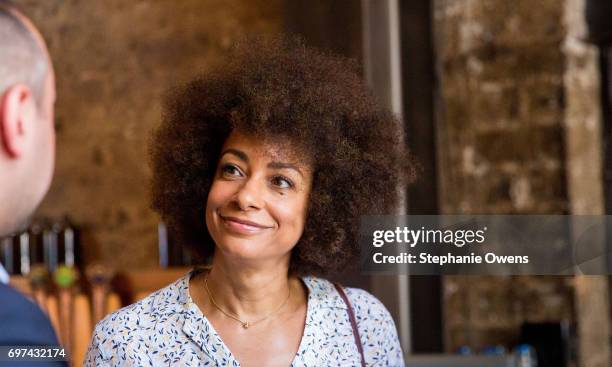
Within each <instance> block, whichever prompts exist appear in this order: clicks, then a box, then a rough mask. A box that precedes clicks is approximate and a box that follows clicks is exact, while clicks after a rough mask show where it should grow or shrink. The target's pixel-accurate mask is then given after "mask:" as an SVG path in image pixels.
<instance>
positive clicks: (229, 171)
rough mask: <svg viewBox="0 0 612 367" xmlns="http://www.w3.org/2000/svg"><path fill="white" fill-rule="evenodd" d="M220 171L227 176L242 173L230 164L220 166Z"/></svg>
mask: <svg viewBox="0 0 612 367" xmlns="http://www.w3.org/2000/svg"><path fill="white" fill-rule="evenodd" d="M221 172H222V173H223V174H224V175H227V176H241V175H242V174H241V173H240V170H239V169H238V167H236V166H234V165H231V164H226V165H224V166H222V167H221Z"/></svg>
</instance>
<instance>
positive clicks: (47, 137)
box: [0, 0, 66, 366]
mask: <svg viewBox="0 0 612 367" xmlns="http://www.w3.org/2000/svg"><path fill="white" fill-rule="evenodd" d="M54 103H55V77H54V74H53V66H52V65H51V60H50V58H49V54H48V51H47V48H46V46H45V42H44V40H43V38H42V37H41V35H40V33H39V32H38V31H37V30H36V28H35V27H34V26H33V25H32V23H31V22H30V21H29V20H28V19H27V18H26V17H25V16H24V15H23V14H21V13H20V12H19V11H18V10H16V9H15V7H13V6H11V5H10V4H9V3H7V2H5V1H3V0H0V237H2V236H3V235H7V234H9V233H11V232H13V231H18V230H20V229H21V228H22V226H23V225H24V223H25V222H26V221H27V219H28V217H29V216H30V215H31V214H32V212H33V211H34V210H35V209H36V207H37V206H38V204H39V203H40V201H41V200H42V198H43V197H44V195H45V193H46V192H47V190H48V188H49V185H50V183H51V177H52V176H53V165H54V160H55V131H54V126H53V117H54V110H53V106H54ZM7 283H8V275H7V274H6V272H5V271H4V269H3V268H2V266H1V265H0V347H3V346H26V345H31V346H34V345H38V346H49V347H56V346H57V345H58V342H57V338H56V336H55V333H54V331H53V328H52V327H51V324H50V322H49V320H48V318H47V317H46V316H45V315H44V314H43V312H42V311H41V310H40V309H39V308H38V307H37V306H36V305H35V304H34V303H32V302H30V301H29V300H28V299H26V298H25V297H23V296H22V295H21V294H20V293H18V292H17V291H16V290H14V289H13V288H11V287H10V286H8V285H7ZM6 355H7V353H6V351H3V352H2V353H0V365H9V364H10V365H19V366H26V365H30V363H27V362H17V361H13V362H8V361H7V360H6V359H5V357H6ZM3 360H4V362H2V361H3ZM31 365H35V366H42V365H55V366H65V365H66V364H65V363H64V362H55V363H51V362H47V363H46V364H45V363H40V362H32V363H31Z"/></svg>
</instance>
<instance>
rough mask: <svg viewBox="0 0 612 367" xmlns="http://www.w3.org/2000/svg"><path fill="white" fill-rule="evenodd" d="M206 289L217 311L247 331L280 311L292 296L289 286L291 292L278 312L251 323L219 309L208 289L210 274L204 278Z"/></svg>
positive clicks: (275, 311)
mask: <svg viewBox="0 0 612 367" xmlns="http://www.w3.org/2000/svg"><path fill="white" fill-rule="evenodd" d="M204 287H205V288H206V293H208V298H210V302H211V303H212V304H213V306H215V307H216V308H217V310H219V311H221V313H222V314H224V315H225V316H227V317H229V318H231V319H234V320H236V321H238V322H239V323H241V324H242V327H243V328H245V329H248V328H249V326H252V325H253V324H256V323H258V322H260V321H263V320H265V319H267V318H268V317H270V316H272V315H274V314H275V313H277V312H278V311H280V310H281V309H282V308H283V307H284V306H285V305H286V304H287V301H289V296H291V286H289V291H288V292H287V298H285V301H283V303H282V304H281V305H280V306H279V307H278V308H277V309H276V310H274V311H273V312H271V313H269V314H267V315H266V316H265V317H262V318H261V319H259V320H255V321H253V322H249V321H243V320H241V319H240V318H239V317H238V316H236V315H232V314H231V313H229V312H226V311H225V310H223V309H222V308H221V307H219V305H218V304H217V302H215V299H214V298H213V296H212V293H211V292H210V289H209V288H208V274H207V275H206V277H205V278H204Z"/></svg>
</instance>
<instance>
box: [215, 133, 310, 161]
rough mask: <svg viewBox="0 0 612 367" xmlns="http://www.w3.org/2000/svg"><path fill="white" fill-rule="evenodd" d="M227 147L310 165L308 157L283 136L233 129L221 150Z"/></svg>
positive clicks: (273, 159) (250, 153)
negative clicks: (242, 131) (257, 134)
mask: <svg viewBox="0 0 612 367" xmlns="http://www.w3.org/2000/svg"><path fill="white" fill-rule="evenodd" d="M228 149H235V150H239V151H241V152H243V153H245V154H246V155H247V156H250V155H258V156H260V157H265V158H269V159H270V160H272V161H283V162H292V163H294V164H298V165H301V166H303V167H309V166H310V164H309V162H308V159H305V158H306V155H305V154H303V153H304V152H303V151H301V150H299V149H297V145H296V144H294V143H293V142H291V141H289V140H287V139H283V137H267V136H255V135H251V134H244V133H241V132H238V131H234V132H232V133H231V134H230V135H229V137H228V138H227V139H226V140H225V143H224V144H223V149H222V151H226V150H228Z"/></svg>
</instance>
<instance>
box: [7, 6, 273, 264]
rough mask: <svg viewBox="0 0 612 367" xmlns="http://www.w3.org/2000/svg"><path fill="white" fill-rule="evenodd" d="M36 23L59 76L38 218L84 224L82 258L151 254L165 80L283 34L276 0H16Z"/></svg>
mask: <svg viewBox="0 0 612 367" xmlns="http://www.w3.org/2000/svg"><path fill="white" fill-rule="evenodd" d="M17 3H18V4H20V5H21V6H22V7H23V8H24V10H25V11H26V13H27V14H28V15H29V16H30V17H31V18H32V19H33V21H34V22H35V23H36V24H37V25H38V27H39V28H40V29H41V31H42V33H43V35H44V37H45V38H46V40H47V42H48V45H49V48H50V53H51V57H52V59H53V60H54V63H55V70H56V74H57V84H58V93H57V96H58V99H57V105H56V109H57V145H58V147H57V164H56V171H55V178H54V181H53V184H52V187H51V190H50V192H49V195H48V196H47V198H46V199H45V201H44V203H43V204H42V206H41V208H40V209H39V211H38V213H37V215H38V216H46V217H50V218H58V217H61V216H63V215H65V214H68V215H70V217H71V218H72V219H73V220H74V222H76V224H77V225H78V226H79V227H81V228H82V237H83V245H84V246H86V247H87V249H86V252H85V260H86V261H91V260H92V259H94V258H95V259H97V260H100V261H102V262H106V263H108V264H109V265H110V264H112V265H115V266H117V267H118V268H124V267H146V266H151V265H154V264H155V263H156V262H157V250H156V241H157V238H156V236H157V232H156V231H157V221H158V218H157V217H156V215H155V214H154V213H153V212H152V211H151V210H150V209H149V204H148V198H147V182H148V179H149V177H150V172H149V167H148V161H147V144H148V138H149V134H150V131H151V129H152V127H153V126H155V125H156V124H157V123H158V122H159V118H160V97H161V95H162V94H163V91H164V90H165V89H167V88H168V87H170V86H172V85H174V84H175V83H178V82H180V81H184V80H186V79H189V78H190V77H192V76H193V75H194V74H195V73H198V72H201V71H205V70H206V69H207V68H208V67H209V66H210V65H211V64H212V63H214V62H216V61H218V60H219V59H220V58H221V57H223V56H224V54H226V52H227V49H228V47H229V46H230V45H231V44H232V42H233V41H234V40H235V39H236V38H238V37H241V36H243V35H246V34H252V33H260V34H270V33H276V32H279V31H280V30H281V28H282V15H281V13H282V6H281V2H280V1H276V0H273V1H264V0H229V1H228V0H180V1H162V0H156V1H122V0H110V1H62V0H46V1H35V0H20V1H17Z"/></svg>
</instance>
